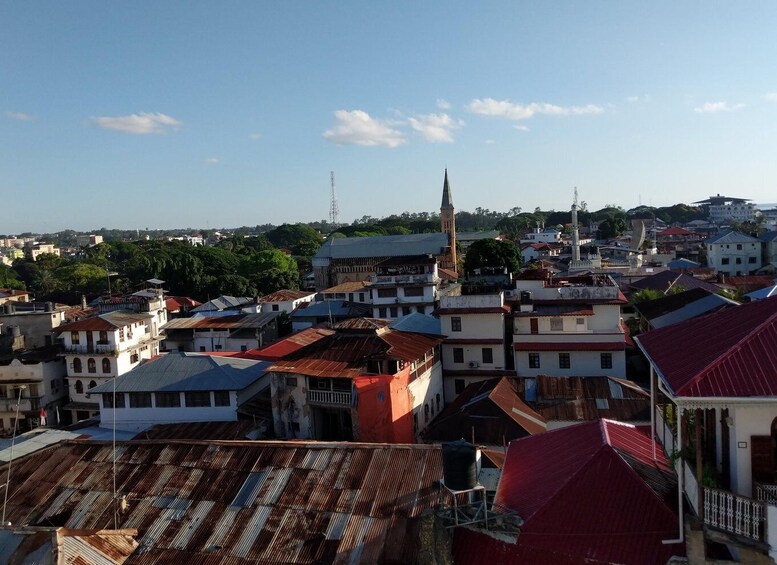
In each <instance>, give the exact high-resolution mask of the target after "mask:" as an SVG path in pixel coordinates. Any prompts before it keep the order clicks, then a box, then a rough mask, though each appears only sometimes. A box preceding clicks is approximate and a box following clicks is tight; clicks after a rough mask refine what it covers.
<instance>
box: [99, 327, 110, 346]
mask: <svg viewBox="0 0 777 565" xmlns="http://www.w3.org/2000/svg"><path fill="white" fill-rule="evenodd" d="M97 343H102V344H103V345H104V344H106V343H108V332H106V331H105V330H100V336H99V338H98V341H97Z"/></svg>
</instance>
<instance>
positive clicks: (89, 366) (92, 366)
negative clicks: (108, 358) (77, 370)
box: [86, 357, 97, 373]
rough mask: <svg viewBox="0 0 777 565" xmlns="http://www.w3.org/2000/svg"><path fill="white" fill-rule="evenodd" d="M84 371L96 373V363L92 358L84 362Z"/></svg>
mask: <svg viewBox="0 0 777 565" xmlns="http://www.w3.org/2000/svg"><path fill="white" fill-rule="evenodd" d="M86 370H87V371H88V372H90V373H96V372H97V361H95V360H94V359H93V358H91V357H90V358H89V359H87V361H86Z"/></svg>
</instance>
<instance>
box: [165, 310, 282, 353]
mask: <svg viewBox="0 0 777 565" xmlns="http://www.w3.org/2000/svg"><path fill="white" fill-rule="evenodd" d="M278 315H279V312H272V311H269V312H264V313H262V314H239V313H235V314H231V315H229V316H195V317H193V318H175V319H173V320H170V321H169V322H167V324H165V325H164V326H162V330H164V332H165V337H164V341H163V342H162V350H163V351H179V352H184V351H188V352H200V353H205V352H213V351H247V350H249V349H257V348H259V347H264V346H265V345H266V344H268V343H270V342H272V341H275V339H277V337H278Z"/></svg>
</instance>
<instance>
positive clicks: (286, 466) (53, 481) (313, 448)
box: [7, 440, 442, 565]
mask: <svg viewBox="0 0 777 565" xmlns="http://www.w3.org/2000/svg"><path fill="white" fill-rule="evenodd" d="M121 448H122V449H121V450H120V452H119V456H118V458H117V462H116V471H117V484H118V485H119V492H118V493H117V494H118V496H119V497H120V498H121V497H126V502H127V504H128V508H127V510H126V511H123V512H121V513H120V515H119V522H118V524H116V527H118V528H136V529H137V530H138V536H137V540H138V541H139V542H140V544H141V545H140V547H139V548H138V550H137V551H136V552H135V553H134V554H133V555H132V557H131V558H130V560H129V561H128V563H189V562H197V563H214V564H217V565H224V564H229V563H235V564H241V565H243V564H247V563H256V562H270V563H273V562H274V563H278V562H284V563H315V562H332V561H335V560H342V562H365V560H366V561H368V562H381V561H386V560H388V559H389V556H391V559H395V556H397V555H399V556H400V557H401V558H403V559H405V558H409V559H410V560H412V559H413V558H414V556H415V555H416V553H414V552H417V550H418V547H419V544H420V540H419V539H418V537H417V532H418V527H419V526H417V525H416V524H415V523H416V522H417V517H418V516H420V514H421V513H423V512H425V511H428V510H430V509H432V508H433V507H434V506H435V504H436V502H437V499H438V487H437V481H439V480H440V479H441V478H442V455H441V451H440V449H439V447H435V446H426V445H418V446H404V445H366V444H318V443H284V442H249V441H236V442H230V441H212V442H209V443H207V444H205V443H201V442H196V441H184V440H180V441H174V440H171V441H154V440H151V441H148V440H138V441H131V442H128V443H126V444H123V445H122V446H121ZM112 454H113V450H112V447H111V445H110V444H109V443H103V442H87V441H74V442H69V443H65V444H62V445H60V446H58V447H56V448H53V449H51V450H47V451H46V452H45V453H37V454H33V455H31V456H29V457H27V458H24V459H21V460H19V461H17V462H15V464H14V471H13V474H12V477H11V486H10V488H9V500H8V510H7V513H8V518H9V520H11V521H13V522H14V523H15V524H23V525H36V524H43V523H47V524H51V523H57V524H58V525H64V526H66V527H71V528H76V527H77V528H90V529H100V528H104V527H114V524H113V504H114V498H113V493H112V482H113V481H112V459H113V457H112ZM61 469H69V471H67V472H65V473H63V472H61V471H60V472H57V470H61ZM87 485H88V486H87ZM398 540H399V541H398ZM405 560H407V559H405Z"/></svg>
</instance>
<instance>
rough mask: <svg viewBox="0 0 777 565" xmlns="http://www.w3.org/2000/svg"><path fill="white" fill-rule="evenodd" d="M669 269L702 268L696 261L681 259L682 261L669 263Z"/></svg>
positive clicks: (677, 260) (676, 260)
mask: <svg viewBox="0 0 777 565" xmlns="http://www.w3.org/2000/svg"><path fill="white" fill-rule="evenodd" d="M666 266H667V267H669V269H670V270H671V269H695V268H697V267H701V263H697V262H696V261H691V260H690V259H686V258H684V257H683V258H681V259H675V260H673V261H669V263H667V264H666Z"/></svg>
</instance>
